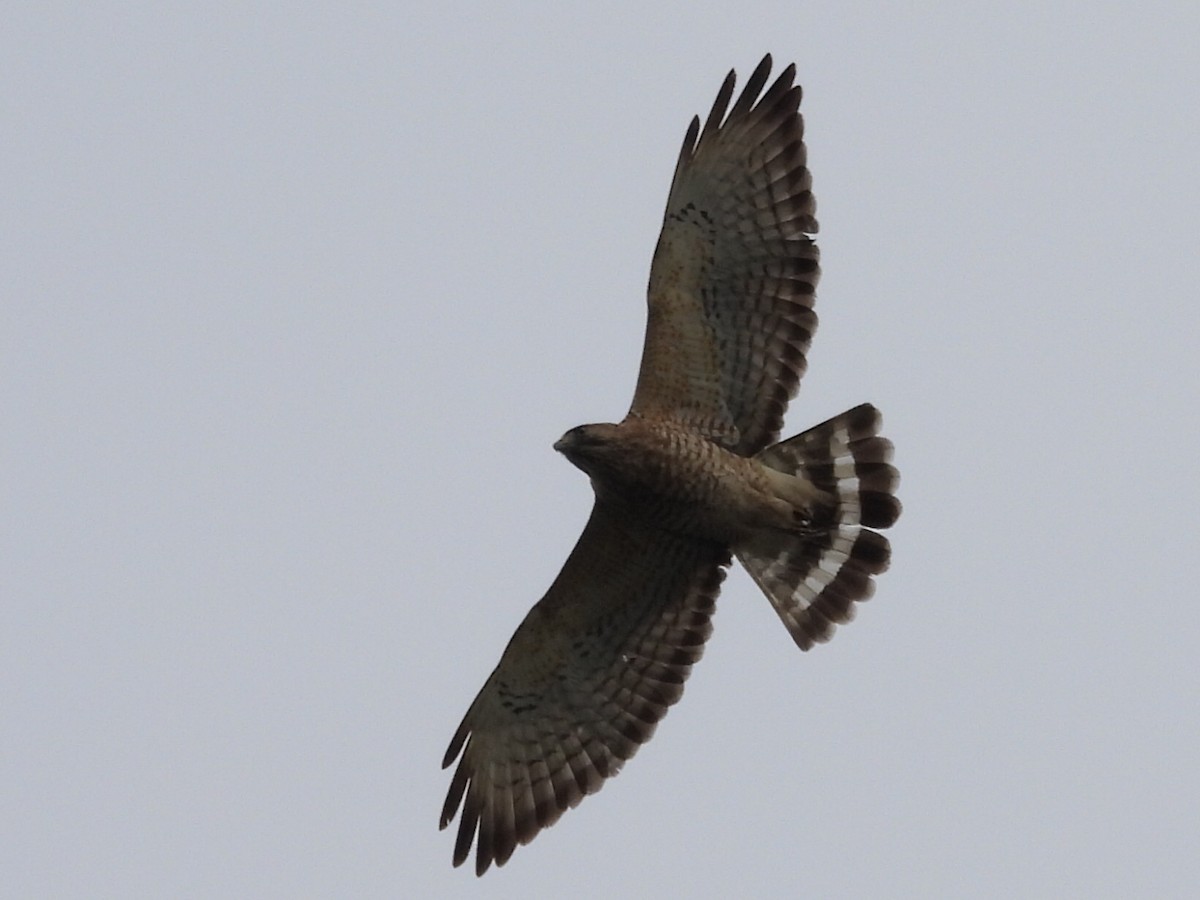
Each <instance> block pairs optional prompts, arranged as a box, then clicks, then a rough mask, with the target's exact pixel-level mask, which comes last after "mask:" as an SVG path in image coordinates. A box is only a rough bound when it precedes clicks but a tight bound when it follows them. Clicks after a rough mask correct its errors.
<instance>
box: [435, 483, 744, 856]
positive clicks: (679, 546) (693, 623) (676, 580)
mask: <svg viewBox="0 0 1200 900" xmlns="http://www.w3.org/2000/svg"><path fill="white" fill-rule="evenodd" d="M729 561H730V560H729V556H728V553H727V552H726V550H725V548H723V547H718V546H716V545H712V544H706V543H703V542H698V541H692V540H686V539H683V538H680V537H674V536H671V535H669V534H667V533H666V532H663V531H661V530H654V529H650V528H647V527H642V526H640V524H639V522H638V520H637V515H636V512H634V513H631V512H630V511H628V510H625V509H622V510H621V511H620V513H619V514H618V512H617V511H615V510H613V509H612V508H610V507H609V506H608V505H607V504H606V503H605V501H602V500H597V501H596V505H595V507H594V508H593V510H592V516H591V519H590V520H589V521H588V524H587V527H586V528H585V529H584V531H583V534H582V535H581V536H580V538H579V542H578V543H577V544H576V545H575V549H574V550H573V551H572V552H571V555H570V556H569V557H568V559H567V562H566V564H565V565H564V566H563V569H562V572H560V573H559V576H558V578H557V579H555V581H554V584H553V585H552V586H551V587H550V590H549V591H548V592H547V593H546V596H545V597H543V598H542V600H541V601H539V602H538V603H537V605H536V606H534V607H533V609H532V610H530V612H529V615H528V616H526V617H525V621H524V622H522V623H521V625H520V627H519V628H518V629H517V631H516V633H515V634H514V635H513V637H512V640H511V641H510V642H509V644H508V647H507V649H505V651H504V655H503V656H502V657H501V659H500V664H499V665H498V666H496V670H495V671H494V672H493V673H492V675H491V677H490V678H488V680H487V682H486V683H485V684H484V686H483V689H482V690H481V691H480V692H479V696H478V697H476V698H475V701H474V703H472V704H471V707H470V709H469V710H468V711H467V714H466V716H465V717H464V718H463V721H462V724H461V725H459V727H458V731H457V732H456V733H455V735H454V738H453V740H451V742H450V747H449V749H448V750H447V751H446V757H445V759H444V760H443V762H442V765H443V767H445V766H449V765H450V764H451V763H452V762H454V760H455V758H456V757H458V756H459V754H460V753H461V754H462V759H461V760H460V761H459V764H458V768H457V769H456V771H455V773H454V778H453V780H452V782H451V784H450V792H449V794H448V795H447V797H446V803H445V806H444V807H443V808H442V818H441V827H442V828H445V827H446V826H447V825H448V824H450V822H451V820H453V818H454V816H455V815H456V813H457V812H458V810H459V806H460V804H461V805H462V818H461V820H460V822H459V828H458V840H457V842H456V844H455V848H454V864H455V865H456V866H457V865H459V864H461V863H462V862H463V860H465V859H466V858H467V856H468V855H469V854H470V851H471V843H472V841H473V840H475V839H476V832H477V831H478V840H477V850H476V857H475V871H476V874H478V875H482V874H483V873H484V872H485V871H486V870H487V868H488V866H490V865H491V863H492V862H493V861H495V862H496V864H497V865H503V864H504V863H505V862H506V861H507V860H508V858H509V857H510V856H511V855H512V852H513V850H514V849H515V848H516V845H517V844H526V843H528V842H529V841H531V840H532V839H533V837H534V835H536V834H537V833H538V831H540V830H541V829H542V828H545V827H547V826H549V825H552V824H554V822H556V821H557V820H558V818H559V816H560V815H562V813H563V812H564V811H565V810H567V809H568V808H570V807H573V806H575V805H577V804H578V803H579V801H580V800H582V799H583V797H584V795H585V794H591V793H594V792H595V791H597V790H599V789H600V787H601V785H602V784H603V782H604V779H605V778H607V777H608V776H610V775H615V774H616V773H617V770H618V769H620V767H621V764H622V763H623V762H624V761H625V760H627V759H629V758H630V757H632V756H633V755H634V753H636V752H637V749H638V747H639V746H640V745H641V744H643V743H645V742H646V741H648V740H649V739H650V736H651V735H652V734H653V733H654V728H655V724H656V723H657V722H658V720H659V719H661V718H662V717H663V716H664V715H666V712H667V708H668V707H669V706H671V704H673V703H674V702H675V701H676V700H678V699H679V697H680V696H681V695H682V693H683V682H684V679H686V678H687V676H688V674H689V673H690V671H691V667H692V664H693V663H695V662H696V660H698V659H699V658H700V654H701V652H702V651H703V649H704V642H705V641H706V640H707V639H708V636H709V634H710V633H711V631H712V627H711V625H710V623H709V617H710V616H711V615H712V612H713V609H714V604H715V602H716V597H717V593H718V591H719V590H720V585H721V581H722V579H723V578H724V574H725V573H724V569H723V566H725V565H728V563H729ZM464 798H465V803H464Z"/></svg>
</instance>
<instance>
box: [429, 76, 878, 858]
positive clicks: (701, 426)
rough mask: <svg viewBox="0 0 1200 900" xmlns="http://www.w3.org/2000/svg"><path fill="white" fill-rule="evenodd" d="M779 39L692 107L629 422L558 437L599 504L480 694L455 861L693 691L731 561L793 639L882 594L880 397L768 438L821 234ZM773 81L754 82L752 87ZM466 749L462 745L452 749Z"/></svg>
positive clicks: (603, 771) (807, 307) (513, 834)
mask: <svg viewBox="0 0 1200 900" xmlns="http://www.w3.org/2000/svg"><path fill="white" fill-rule="evenodd" d="M770 71H771V57H770V56H769V55H768V56H767V57H765V58H764V59H763V61H762V62H761V63H759V65H758V68H756V69H755V70H754V74H752V75H751V76H750V79H749V80H748V81H747V83H746V87H745V89H744V90H743V91H742V94H741V96H740V97H739V98H738V99H737V101H736V102H734V104H733V106H732V108H730V106H729V103H730V100H731V99H732V97H733V88H734V73H733V72H730V73H729V75H728V76H727V77H726V79H725V82H724V84H722V85H721V89H720V91H719V92H718V93H717V99H716V102H715V103H713V107H712V111H711V112H710V113H709V114H708V118H707V120H706V121H705V122H704V126H703V128H701V125H700V119H699V117H696V118H694V119H693V120H692V122H691V126H690V127H689V128H688V131H687V135H686V136H685V137H684V139H683V149H682V150H681V151H680V154H679V161H678V163H677V164H676V166H675V177H674V178H673V179H672V181H671V191H670V194H669V195H668V197H667V211H666V214H665V215H664V217H663V226H662V233H661V234H660V236H659V239H658V247H657V248H656V249H655V251H654V261H653V264H652V265H651V268H650V286H649V315H648V322H647V325H646V343H645V347H644V349H643V351H642V363H641V370H640V372H639V374H638V381H637V389H636V391H635V392H634V396H633V405H632V406H631V407H630V409H629V413H628V414H627V415H626V416H625V419H624V420H623V421H622V422H620V423H619V424H615V425H612V424H602V425H581V426H580V427H578V428H573V429H571V430H570V431H568V432H567V433H566V434H565V435H563V437H562V438H561V439H560V440H559V441H558V443H556V444H555V445H554V447H555V449H556V450H558V451H559V452H560V453H562V454H563V455H564V456H566V457H567V459H569V460H570V461H571V462H572V463H574V464H575V465H576V466H578V467H579V468H580V469H582V470H583V471H584V472H586V473H587V475H588V476H589V477H590V479H591V482H592V488H593V490H594V491H595V495H596V500H595V505H594V507H593V508H592V514H591V518H590V519H589V520H588V523H587V526H586V527H585V528H584V530H583V534H582V535H581V536H580V538H579V542H578V543H577V544H576V545H575V549H574V550H572V551H571V555H570V556H569V557H568V558H567V561H566V563H565V564H564V565H563V568H562V571H561V572H560V573H559V575H558V577H557V578H556V579H555V580H554V583H553V584H552V585H551V586H550V589H549V590H548V591H547V592H546V595H545V596H544V597H543V598H542V599H541V600H540V601H538V603H537V604H536V605H535V606H534V607H533V609H532V610H530V612H529V614H528V615H527V616H526V617H525V621H523V622H522V623H521V625H520V627H519V628H517V631H516V633H515V634H514V635H513V637H512V640H511V641H510V642H509V644H508V647H507V648H506V649H505V651H504V655H503V656H502V657H501V658H500V663H499V665H497V666H496V669H495V671H494V672H492V674H491V676H490V677H489V678H488V680H487V682H486V683H485V684H484V686H483V689H482V690H481V691H480V692H479V695H478V696H477V697H476V698H475V701H474V702H473V703H472V704H471V707H470V709H468V710H467V714H466V716H465V717H464V718H463V720H462V724H461V725H459V727H458V730H457V731H456V732H455V733H454V737H453V739H451V741H450V747H449V749H448V750H447V751H446V756H445V759H444V760H443V766H444V767H445V766H449V765H450V764H451V763H453V762H454V761H455V760H456V759H458V760H459V762H458V768H457V769H456V770H455V772H454V777H453V779H452V781H451V783H450V792H449V795H448V796H447V797H446V803H445V806H444V807H443V808H442V816H441V827H442V828H445V827H446V826H447V825H448V824H450V822H451V821H452V820H453V819H454V817H455V815H456V814H458V812H459V809H460V807H461V810H462V818H461V820H460V822H459V827H458V840H457V842H456V844H455V847H454V864H455V865H456V866H457V865H459V864H461V863H462V862H463V861H464V860H465V859H466V858H467V856H468V855H469V854H470V851H471V845H472V843H474V844H475V845H476V854H475V871H476V874H479V875H482V874H483V873H484V872H485V871H487V869H488V867H489V866H490V865H491V864H492V863H493V862H495V863H496V864H497V865H503V864H504V863H505V862H506V861H507V860H508V858H509V857H510V856H511V855H512V852H513V850H514V849H515V848H516V846H517V845H518V844H526V843H528V842H529V841H531V840H532V839H533V837H534V835H536V834H537V833H538V832H539V831H540V830H541V829H543V828H545V827H547V826H549V825H552V824H554V822H556V821H557V820H558V818H559V816H561V815H562V814H563V812H564V811H566V810H567V809H569V808H571V807H573V806H575V805H577V804H578V803H579V801H580V800H582V799H583V797H584V795H586V794H591V793H594V792H595V791H597V790H599V789H600V787H601V785H602V784H603V783H604V780H605V779H606V778H608V777H609V776H611V775H615V774H616V773H617V771H618V770H619V769H620V768H621V766H622V764H623V763H624V762H625V761H626V760H627V759H629V758H630V757H631V756H633V755H634V753H636V752H637V749H638V747H639V746H640V745H641V744H643V743H645V742H646V741H647V740H649V739H650V736H651V735H652V734H653V733H654V728H655V725H656V723H657V722H658V720H659V719H661V718H662V717H663V716H664V715H665V714H666V712H667V708H668V707H670V706H671V704H673V703H675V701H677V700H678V699H679V697H680V695H681V694H682V693H683V682H684V680H685V679H686V678H687V677H688V674H689V672H690V671H691V668H692V665H693V664H694V663H695V662H696V661H697V660H698V659H699V658H700V654H701V652H702V651H703V650H704V642H705V641H706V640H707V639H708V636H709V634H710V633H711V632H712V625H711V624H710V620H711V618H712V615H713V611H714V608H715V602H716V598H717V593H718V591H719V590H720V587H721V581H722V579H723V578H724V577H725V568H726V567H727V566H728V565H729V564H730V562H731V558H730V557H731V554H732V555H733V556H736V557H737V558H738V560H740V561H741V563H742V565H743V566H744V567H745V568H746V570H747V571H748V572H749V573H750V576H751V577H752V578H753V579H754V581H755V582H756V583H757V584H758V586H759V587H760V588H762V591H763V593H764V594H766V595H767V599H768V600H770V602H771V605H772V606H774V608H775V611H776V612H777V613H778V614H779V617H780V619H782V620H783V624H784V625H785V626H786V627H787V630H788V633H789V634H791V636H792V639H793V640H795V642H796V644H797V645H799V647H800V649H802V650H807V649H809V648H810V647H812V646H813V645H814V644H815V643H818V642H821V641H826V640H828V639H829V638H830V636H831V635H832V634H833V631H834V627H835V625H836V624H838V623H841V622H847V621H849V620H850V619H851V618H852V617H853V615H854V603H855V601H858V600H865V599H867V598H868V597H870V596H871V593H872V590H873V588H874V585H873V583H872V581H871V577H872V576H873V575H877V574H879V573H880V572H882V571H883V570H884V569H886V568H887V565H888V558H889V554H890V548H889V545H888V541H887V539H886V538H885V537H883V536H882V535H881V534H879V532H878V531H876V530H874V529H880V528H887V527H888V526H889V525H891V524H892V523H894V522H895V521H896V518H897V517H898V516H899V515H900V503H899V501H897V500H896V498H895V496H894V491H895V489H896V486H897V484H898V481H899V478H898V475H897V472H896V470H895V469H894V468H893V467H892V465H891V464H890V459H891V455H892V445H891V442H889V441H888V440H887V439H885V438H883V437H880V436H879V435H878V431H879V427H880V417H879V412H878V411H877V410H876V409H875V408H874V407H873V406H870V405H868V404H864V405H862V406H858V407H855V408H854V409H852V410H850V411H848V412H845V413H842V414H841V415H840V416H836V417H834V418H832V419H830V420H829V421H828V422H825V423H823V424H821V425H817V426H816V427H815V428H810V429H809V430H808V431H806V432H804V433H803V434H801V435H798V436H797V437H793V438H790V439H788V440H785V441H782V442H778V441H779V431H780V428H781V427H782V425H783V414H784V410H785V408H786V407H787V403H788V401H789V400H790V399H791V397H792V396H793V395H794V394H795V393H796V389H797V385H798V383H799V380H800V376H801V374H802V373H803V372H804V369H805V353H806V352H807V350H808V346H809V343H810V341H811V340H812V335H813V331H814V330H815V329H816V327H817V317H816V314H815V313H814V312H813V309H812V306H813V297H814V288H815V287H816V283H817V276H818V272H819V269H818V265H817V248H816V246H815V245H814V244H813V241H812V238H811V235H813V234H815V233H816V231H817V220H816V218H815V217H814V213H815V211H816V203H815V201H814V200H813V195H812V191H811V187H812V177H811V175H810V174H809V171H808V168H807V166H806V165H805V149H804V141H803V133H804V125H803V120H802V119H801V117H800V114H799V112H798V109H799V106H800V87H799V85H796V84H793V81H794V79H795V74H796V70H795V66H788V67H787V68H786V69H785V70H784V71H783V73H782V74H781V75H780V76H779V77H778V78H777V79H776V80H775V81H774V83H772V84H771V86H770V87H769V88H767V89H766V92H765V93H763V87H764V86H765V85H766V83H767V78H768V75H769V74H770ZM760 93H761V96H760ZM460 757H461V758H460Z"/></svg>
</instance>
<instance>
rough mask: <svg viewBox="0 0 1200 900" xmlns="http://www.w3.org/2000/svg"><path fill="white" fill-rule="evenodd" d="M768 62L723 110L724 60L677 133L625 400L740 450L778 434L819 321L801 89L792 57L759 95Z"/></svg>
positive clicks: (727, 86)
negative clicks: (702, 114)
mask: <svg viewBox="0 0 1200 900" xmlns="http://www.w3.org/2000/svg"><path fill="white" fill-rule="evenodd" d="M770 71H771V57H770V55H768V56H766V57H765V58H764V59H763V61H762V62H761V63H760V64H759V66H758V68H757V69H755V70H754V74H753V75H751V76H750V79H749V80H748V81H747V82H746V87H745V90H743V91H742V94H741V96H740V97H739V98H738V100H737V102H736V103H735V104H734V105H733V108H732V109H731V110H729V115H728V116H726V115H725V110H726V108H727V107H728V105H729V101H730V98H731V97H732V96H733V85H734V73H733V72H730V73H729V75H728V77H727V78H726V79H725V83H724V84H723V85H722V86H721V90H720V92H719V93H718V94H717V99H716V102H715V103H714V104H713V108H712V111H711V112H710V113H709V114H708V119H707V121H706V122H705V124H704V130H703V131H701V130H700V120H699V118H695V119H693V120H692V124H691V127H690V128H689V129H688V132H687V136H686V137H685V138H684V141H683V149H682V150H681V151H680V154H679V162H678V164H677V165H676V169H675V178H674V180H673V181H672V183H671V193H670V196H669V197H668V198H667V210H666V214H665V216H664V217H663V228H662V233H661V235H660V236H659V239H658V247H657V249H656V250H655V252H654V262H653V265H652V266H651V269H650V288H649V316H648V322H647V327H646V344H645V348H644V350H643V353H642V365H641V371H640V372H639V375H638V384H637V390H636V392H635V394H634V398H633V406H632V408H631V409H630V415H631V416H642V417H647V418H653V417H658V418H669V419H674V420H676V421H679V422H681V423H683V424H685V425H687V426H688V427H691V428H694V429H696V430H698V431H701V432H702V433H704V434H706V435H708V436H710V437H711V438H713V439H714V440H716V441H717V442H718V443H720V444H722V446H725V447H727V448H728V449H730V450H733V451H735V452H737V453H741V454H744V455H751V454H753V453H756V452H758V451H759V450H761V449H763V448H764V447H766V446H768V445H769V444H771V443H773V442H774V441H775V440H776V439H777V438H778V436H779V429H780V428H781V427H782V425H783V413H784V410H785V409H786V407H787V403H788V401H789V400H790V399H791V398H792V396H793V395H794V394H795V393H796V389H797V386H798V384H799V381H800V376H801V375H802V374H803V372H804V368H805V359H804V354H805V353H806V352H807V350H808V346H809V343H810V341H811V340H812V334H813V331H814V330H815V329H816V326H817V317H816V314H815V313H814V312H813V311H812V304H813V298H814V291H815V288H816V283H817V277H818V274H819V267H818V263H817V248H816V245H815V244H813V242H812V240H811V238H810V237H809V236H810V235H812V234H815V233H816V231H817V220H816V218H815V213H816V202H815V201H814V199H813V196H812V191H811V187H812V177H811V175H810V174H809V171H808V169H807V167H806V165H805V148H804V142H803V133H804V124H803V120H802V119H801V117H800V114H799V112H798V109H799V105H800V87H799V85H794V84H793V80H794V78H795V66H788V67H787V68H786V69H785V70H784V71H783V73H782V74H781V75H780V76H779V78H778V79H777V80H776V81H775V83H774V84H772V85H771V87H770V88H768V90H767V91H766V93H765V94H763V95H762V97H761V99H758V95H759V92H760V91H761V90H762V88H763V85H765V84H766V82H767V76H768V75H769V74H770ZM756 99H758V102H757V103H756V102H755V100H756ZM722 120H723V121H722ZM697 135H698V136H699V140H697Z"/></svg>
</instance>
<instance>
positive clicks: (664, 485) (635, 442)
mask: <svg viewBox="0 0 1200 900" xmlns="http://www.w3.org/2000/svg"><path fill="white" fill-rule="evenodd" d="M555 447H556V449H559V450H560V451H561V452H562V453H563V454H564V455H565V456H566V457H567V458H568V459H570V460H571V462H573V463H574V464H575V465H576V466H578V467H579V468H580V469H582V470H583V471H584V472H586V473H587V474H588V475H589V476H590V477H591V479H592V486H593V488H594V489H595V492H596V496H597V498H603V499H604V500H605V502H608V503H611V504H612V505H613V506H614V507H624V506H627V505H628V506H632V507H634V508H636V510H637V515H638V516H639V517H641V518H649V519H652V520H653V521H654V523H655V525H656V527H658V528H661V529H662V530H664V531H669V532H672V533H675V534H679V535H681V536H686V537H694V538H699V539H702V540H710V541H716V542H718V543H722V544H726V545H733V544H735V543H737V542H738V541H739V540H740V539H742V538H743V537H745V536H746V535H747V534H749V533H751V532H753V531H755V530H758V529H761V528H778V529H780V530H794V529H795V528H796V527H797V526H798V524H800V522H801V519H802V517H803V516H804V515H806V510H807V507H808V505H809V504H811V503H814V502H816V501H817V500H818V499H819V498H820V496H821V494H820V492H819V491H818V490H816V489H815V488H813V487H812V486H811V485H809V484H808V483H807V482H805V481H803V480H802V479H799V478H796V477H795V476H791V475H786V474H784V473H782V472H777V471H775V470H773V469H770V468H768V467H767V466H765V465H763V464H762V463H761V462H759V461H758V460H756V459H754V458H752V457H745V456H739V455H738V454H736V453H732V452H730V451H729V450H726V449H725V448H724V447H721V446H718V445H717V444H715V443H713V442H712V441H710V440H708V439H707V438H704V437H701V436H700V435H698V434H696V433H695V432H694V431H692V430H690V429H688V428H682V427H679V426H676V425H673V424H671V423H669V422H661V421H646V420H643V419H640V418H633V417H631V418H628V419H626V420H625V421H624V422H622V423H620V424H617V425H609V424H604V425H583V426H580V427H579V428H575V429H572V430H571V431H569V432H567V434H566V435H564V436H563V439H562V440H560V441H559V442H558V443H557V444H556V445H555Z"/></svg>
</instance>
